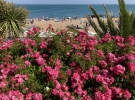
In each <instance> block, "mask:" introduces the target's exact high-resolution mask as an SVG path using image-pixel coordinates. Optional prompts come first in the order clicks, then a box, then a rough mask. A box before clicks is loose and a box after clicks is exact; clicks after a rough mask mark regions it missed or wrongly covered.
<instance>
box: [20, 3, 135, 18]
mask: <svg viewBox="0 0 135 100" xmlns="http://www.w3.org/2000/svg"><path fill="white" fill-rule="evenodd" d="M19 6H24V7H26V8H27V9H28V10H29V12H30V13H29V18H30V19H32V18H42V17H44V18H45V17H48V18H63V17H66V18H67V17H73V16H77V17H79V18H80V17H86V16H87V15H92V14H93V13H92V11H91V10H90V9H89V7H88V5H19ZM92 6H93V8H94V9H95V10H96V12H97V13H98V14H103V15H104V14H105V10H104V7H103V5H92ZM126 7H127V9H128V10H129V11H134V12H135V5H126ZM106 8H107V10H108V12H113V16H116V17H117V16H118V14H119V6H118V5H106Z"/></svg>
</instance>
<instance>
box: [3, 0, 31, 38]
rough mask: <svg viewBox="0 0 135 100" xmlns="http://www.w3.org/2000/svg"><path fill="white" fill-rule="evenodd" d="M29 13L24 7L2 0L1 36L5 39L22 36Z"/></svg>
mask: <svg viewBox="0 0 135 100" xmlns="http://www.w3.org/2000/svg"><path fill="white" fill-rule="evenodd" d="M28 13H29V12H28V10H27V9H26V8H24V7H19V6H16V5H14V4H13V3H8V2H6V1H5V0H0V35H1V36H3V38H7V37H12V38H15V37H19V36H22V35H23V27H24V26H25V20H26V18H27V17H28Z"/></svg>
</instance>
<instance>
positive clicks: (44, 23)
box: [26, 18, 96, 32]
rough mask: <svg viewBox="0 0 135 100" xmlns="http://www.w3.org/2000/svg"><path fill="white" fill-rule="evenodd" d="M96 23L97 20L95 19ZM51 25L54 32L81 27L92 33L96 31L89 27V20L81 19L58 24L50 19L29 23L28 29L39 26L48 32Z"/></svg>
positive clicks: (67, 20)
mask: <svg viewBox="0 0 135 100" xmlns="http://www.w3.org/2000/svg"><path fill="white" fill-rule="evenodd" d="M93 20H95V21H96V19H93ZM49 24H51V25H52V27H53V28H54V30H59V29H66V27H67V26H74V27H77V26H78V27H79V28H84V27H86V26H88V27H89V29H90V30H91V31H93V32H94V29H93V28H92V27H91V26H90V25H89V23H88V20H87V18H79V19H74V20H70V19H66V20H64V21H59V22H56V21H55V20H54V19H50V20H48V21H46V20H43V19H41V20H35V19H34V22H33V23H27V24H26V27H27V28H28V27H30V26H33V25H35V26H37V27H40V29H42V30H46V29H47V27H48V26H49Z"/></svg>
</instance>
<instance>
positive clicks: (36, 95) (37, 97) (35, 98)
mask: <svg viewBox="0 0 135 100" xmlns="http://www.w3.org/2000/svg"><path fill="white" fill-rule="evenodd" d="M42 99H43V98H42V94H41V93H34V94H33V100H42Z"/></svg>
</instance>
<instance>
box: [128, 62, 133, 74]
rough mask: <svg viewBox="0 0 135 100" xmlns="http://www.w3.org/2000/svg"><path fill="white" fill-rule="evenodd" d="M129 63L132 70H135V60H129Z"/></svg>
mask: <svg viewBox="0 0 135 100" xmlns="http://www.w3.org/2000/svg"><path fill="white" fill-rule="evenodd" d="M127 65H128V68H129V69H130V71H131V72H135V62H128V63H127Z"/></svg>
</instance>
